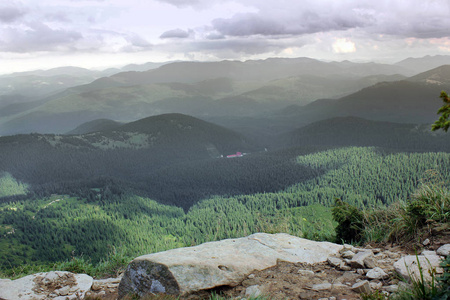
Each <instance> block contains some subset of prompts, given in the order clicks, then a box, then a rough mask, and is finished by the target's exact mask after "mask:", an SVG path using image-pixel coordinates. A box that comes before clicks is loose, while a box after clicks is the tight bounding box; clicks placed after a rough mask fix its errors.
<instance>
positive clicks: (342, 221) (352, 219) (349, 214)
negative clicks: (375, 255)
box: [331, 199, 364, 242]
mask: <svg viewBox="0 0 450 300" xmlns="http://www.w3.org/2000/svg"><path fill="white" fill-rule="evenodd" d="M331 212H332V215H333V219H334V220H335V221H336V222H337V223H338V225H337V226H336V239H337V240H338V241H343V242H359V241H361V238H362V231H363V229H364V224H363V214H362V213H361V212H360V211H359V210H358V208H356V207H355V206H352V205H350V204H348V203H345V202H344V201H342V200H341V199H336V200H335V204H334V207H333V208H332V210H331Z"/></svg>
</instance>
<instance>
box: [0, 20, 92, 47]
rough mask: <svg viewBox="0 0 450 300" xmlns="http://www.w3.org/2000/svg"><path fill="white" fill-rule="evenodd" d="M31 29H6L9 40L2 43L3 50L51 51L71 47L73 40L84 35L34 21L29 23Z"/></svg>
mask: <svg viewBox="0 0 450 300" xmlns="http://www.w3.org/2000/svg"><path fill="white" fill-rule="evenodd" d="M27 25H28V26H29V29H26V30H18V29H13V28H9V29H7V30H6V31H5V33H6V36H7V37H8V38H9V42H6V43H3V45H1V46H0V47H1V50H2V51H7V52H30V51H50V50H56V49H58V48H61V47H65V48H71V47H72V44H73V42H75V41H77V40H80V39H82V37H83V36H82V35H81V33H79V32H76V31H70V30H62V29H52V28H50V27H49V26H47V25H45V24H43V23H40V22H33V23H30V24H27Z"/></svg>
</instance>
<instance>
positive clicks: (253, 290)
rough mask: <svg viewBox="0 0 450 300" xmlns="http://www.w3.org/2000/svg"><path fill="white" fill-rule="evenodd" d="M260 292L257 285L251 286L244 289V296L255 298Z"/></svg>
mask: <svg viewBox="0 0 450 300" xmlns="http://www.w3.org/2000/svg"><path fill="white" fill-rule="evenodd" d="M261 294H262V292H261V290H260V289H259V285H252V286H249V287H248V288H246V289H245V296H247V297H252V298H256V297H258V296H261Z"/></svg>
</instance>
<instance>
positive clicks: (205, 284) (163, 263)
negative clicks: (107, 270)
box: [119, 233, 342, 298]
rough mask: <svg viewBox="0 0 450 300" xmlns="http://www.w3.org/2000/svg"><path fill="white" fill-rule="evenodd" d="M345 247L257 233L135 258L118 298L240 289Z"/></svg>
mask: <svg viewBox="0 0 450 300" xmlns="http://www.w3.org/2000/svg"><path fill="white" fill-rule="evenodd" d="M341 248H342V246H341V245H337V244H333V243H329V242H314V241H310V240H307V239H302V238H298V237H294V236H291V235H288V234H283V233H279V234H266V233H256V234H253V235H250V236H248V237H244V238H238V239H227V240H222V241H218V242H209V243H204V244H201V245H199V246H195V247H189V248H179V249H173V250H169V251H164V252H159V253H154V254H149V255H144V256H140V257H138V258H136V259H134V260H133V261H132V262H131V263H130V264H129V265H128V267H127V270H126V272H125V274H124V276H123V278H122V280H121V282H120V285H119V298H122V297H124V296H126V295H128V294H134V295H138V296H140V297H142V296H144V295H146V294H149V293H166V294H174V295H180V294H187V293H190V292H195V291H199V290H205V289H211V288H214V287H217V286H236V285H238V284H239V283H240V282H241V281H242V280H244V279H245V278H246V277H247V275H249V274H250V273H252V272H253V271H255V270H263V269H266V268H269V267H272V266H275V265H276V264H277V260H283V261H288V262H304V263H311V264H314V263H318V262H325V261H326V260H327V258H328V256H330V255H335V254H337V253H338V252H339V250H340V249H341Z"/></svg>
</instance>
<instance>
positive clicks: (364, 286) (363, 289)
mask: <svg viewBox="0 0 450 300" xmlns="http://www.w3.org/2000/svg"><path fill="white" fill-rule="evenodd" d="M352 291H354V292H356V293H358V294H361V293H365V294H370V293H372V289H371V288H370V284H369V281H367V280H363V281H360V282H357V283H355V284H354V285H353V286H352Z"/></svg>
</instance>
